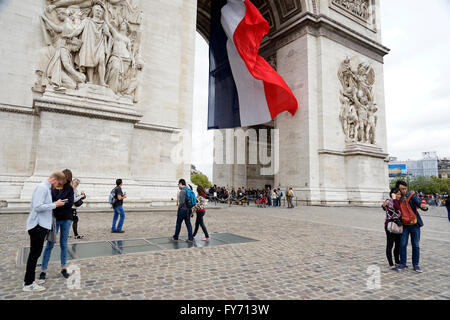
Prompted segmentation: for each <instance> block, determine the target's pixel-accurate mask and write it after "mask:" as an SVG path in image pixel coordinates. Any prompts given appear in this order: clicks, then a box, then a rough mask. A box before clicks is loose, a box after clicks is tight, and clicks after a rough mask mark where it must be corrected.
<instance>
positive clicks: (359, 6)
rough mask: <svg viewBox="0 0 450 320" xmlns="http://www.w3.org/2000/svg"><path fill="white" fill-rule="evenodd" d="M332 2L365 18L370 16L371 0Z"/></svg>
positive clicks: (336, 0)
mask: <svg viewBox="0 0 450 320" xmlns="http://www.w3.org/2000/svg"><path fill="white" fill-rule="evenodd" d="M332 3H333V4H334V5H337V6H339V7H341V8H344V9H345V10H347V11H350V12H351V13H353V14H354V15H356V16H358V17H360V18H362V19H364V20H368V19H369V17H370V11H369V8H370V3H369V0H332Z"/></svg>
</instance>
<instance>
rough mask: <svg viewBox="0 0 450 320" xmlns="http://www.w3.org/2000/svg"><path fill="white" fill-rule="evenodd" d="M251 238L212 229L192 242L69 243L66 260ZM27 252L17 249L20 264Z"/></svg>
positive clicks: (55, 252)
mask: <svg viewBox="0 0 450 320" xmlns="http://www.w3.org/2000/svg"><path fill="white" fill-rule="evenodd" d="M254 241H258V240H255V239H251V238H247V237H242V236H239V235H235V234H232V233H213V234H210V240H209V241H201V240H198V239H196V240H195V241H194V243H187V242H185V241H182V240H180V241H179V242H172V241H170V240H169V239H168V238H167V237H166V238H152V239H126V240H110V241H96V242H79V243H69V247H68V251H69V252H68V257H67V260H76V259H86V258H95V257H108V256H115V255H121V254H128V253H139V252H149V251H158V250H173V249H187V248H202V247H211V246H219V245H226V244H232V243H245V242H254ZM44 249H45V246H44ZM29 252H30V247H23V248H21V249H20V250H19V257H18V261H17V264H18V266H19V267H23V266H25V265H26V264H27V259H28V254H29ZM42 252H44V251H42ZM60 255H61V249H60V246H59V245H56V244H55V247H54V248H53V251H52V255H51V257H50V262H58V261H60ZM41 264H42V255H41V257H40V258H39V260H38V266H40V265H41Z"/></svg>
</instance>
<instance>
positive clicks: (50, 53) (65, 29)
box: [33, 0, 143, 102]
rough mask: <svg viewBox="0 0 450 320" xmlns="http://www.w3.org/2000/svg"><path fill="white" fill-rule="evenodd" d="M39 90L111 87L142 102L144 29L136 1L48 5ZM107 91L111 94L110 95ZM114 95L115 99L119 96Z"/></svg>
mask: <svg viewBox="0 0 450 320" xmlns="http://www.w3.org/2000/svg"><path fill="white" fill-rule="evenodd" d="M46 2H47V5H46V8H45V10H44V13H43V14H42V16H41V26H42V30H43V35H44V41H45V44H46V47H43V48H42V49H41V51H40V54H39V63H38V67H37V69H36V74H37V76H38V79H37V81H36V83H35V86H34V87H33V90H34V91H37V92H44V91H45V90H46V88H47V87H48V86H52V87H53V89H55V90H58V91H64V90H66V89H71V90H77V89H79V84H80V83H86V84H87V85H94V86H95V85H97V86H103V87H107V88H109V89H110V90H111V91H112V92H113V93H114V94H115V95H116V96H117V97H120V96H126V97H128V98H130V99H131V100H133V101H134V102H137V98H136V91H137V88H138V78H139V72H140V71H141V70H142V68H143V63H142V62H141V61H140V59H139V55H140V53H139V48H140V38H141V37H140V24H141V21H142V11H141V10H140V8H139V1H136V0H46ZM109 89H107V90H109ZM114 94H113V96H114Z"/></svg>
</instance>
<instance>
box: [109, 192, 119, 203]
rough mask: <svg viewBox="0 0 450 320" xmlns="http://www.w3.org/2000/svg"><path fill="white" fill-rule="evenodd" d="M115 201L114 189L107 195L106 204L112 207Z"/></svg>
mask: <svg viewBox="0 0 450 320" xmlns="http://www.w3.org/2000/svg"><path fill="white" fill-rule="evenodd" d="M116 201H117V199H116V188H114V189H112V190H111V193H110V194H109V198H108V202H109V204H110V205H114V203H115V202H116Z"/></svg>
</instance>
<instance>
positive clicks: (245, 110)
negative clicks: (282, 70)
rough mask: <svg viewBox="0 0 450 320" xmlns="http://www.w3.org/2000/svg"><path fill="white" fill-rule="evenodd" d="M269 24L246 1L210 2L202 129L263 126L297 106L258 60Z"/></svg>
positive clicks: (279, 80)
mask: <svg viewBox="0 0 450 320" xmlns="http://www.w3.org/2000/svg"><path fill="white" fill-rule="evenodd" d="M269 29H270V26H269V23H268V22H267V21H266V20H265V19H264V18H263V16H262V15H261V13H260V12H259V10H258V9H257V8H256V7H255V6H254V5H253V4H252V3H251V2H250V0H213V1H211V33H210V43H209V48H210V50H209V51H210V54H209V56H210V76H209V101H208V129H227V128H238V127H247V126H252V125H258V124H263V123H267V122H269V121H271V120H272V119H274V118H275V117H276V116H277V115H278V114H280V113H282V112H284V111H288V112H289V113H291V115H295V113H296V112H297V110H298V102H297V99H296V98H295V96H294V94H293V93H292V91H291V89H290V88H289V87H288V85H287V84H286V82H285V81H284V80H283V78H281V76H280V75H279V74H278V73H277V72H276V71H275V70H274V69H273V68H272V67H271V66H270V65H269V63H268V62H267V61H266V60H264V58H263V57H261V56H260V55H259V54H258V51H259V47H260V45H261V41H262V39H263V37H264V36H265V35H266V34H267V33H268V32H269Z"/></svg>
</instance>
